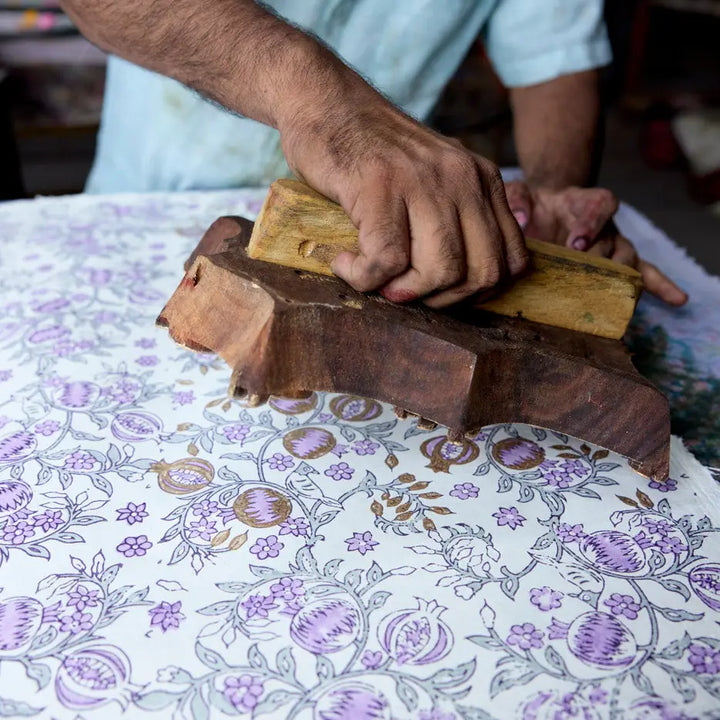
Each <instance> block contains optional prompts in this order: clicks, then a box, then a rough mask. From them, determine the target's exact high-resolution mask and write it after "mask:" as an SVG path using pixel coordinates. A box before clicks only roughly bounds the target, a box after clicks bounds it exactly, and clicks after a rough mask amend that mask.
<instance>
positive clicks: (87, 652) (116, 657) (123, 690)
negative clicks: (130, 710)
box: [55, 645, 130, 710]
mask: <svg viewBox="0 0 720 720" xmlns="http://www.w3.org/2000/svg"><path fill="white" fill-rule="evenodd" d="M129 678H130V661H129V660H128V658H127V655H125V653H124V652H122V650H120V649H119V648H116V647H113V646H112V645H95V646H93V647H88V648H83V649H81V650H76V651H75V652H73V653H71V654H70V655H68V656H67V657H65V659H64V660H63V662H62V665H61V666H60V668H59V670H58V672H57V676H56V677H55V692H56V693H57V697H58V700H60V702H61V703H62V704H63V705H65V706H66V707H69V708H71V709H73V710H89V709H90V708H95V707H98V706H100V705H103V704H105V703H108V702H112V701H117V702H119V703H120V704H121V705H122V706H123V707H126V706H127V704H128V702H129V699H130V690H129V684H128V680H129Z"/></svg>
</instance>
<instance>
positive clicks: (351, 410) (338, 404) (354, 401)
mask: <svg viewBox="0 0 720 720" xmlns="http://www.w3.org/2000/svg"><path fill="white" fill-rule="evenodd" d="M330 412H331V413H332V414H333V415H334V416H335V417H336V418H340V420H348V421H349V422H363V421H365V420H374V419H375V418H376V417H378V415H380V413H381V412H382V406H381V405H380V403H379V402H377V400H371V399H370V398H364V397H358V396H357V395H338V397H335V398H333V399H332V400H331V401H330Z"/></svg>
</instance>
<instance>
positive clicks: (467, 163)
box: [444, 150, 477, 178]
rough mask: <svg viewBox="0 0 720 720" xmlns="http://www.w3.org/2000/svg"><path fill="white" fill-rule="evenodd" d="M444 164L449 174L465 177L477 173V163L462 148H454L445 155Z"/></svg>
mask: <svg viewBox="0 0 720 720" xmlns="http://www.w3.org/2000/svg"><path fill="white" fill-rule="evenodd" d="M444 166H445V168H446V169H447V172H448V173H449V174H450V175H451V176H461V177H463V178H466V177H467V176H469V175H472V176H475V175H477V165H476V162H475V160H474V158H473V157H472V156H471V155H470V154H469V153H467V152H465V151H463V150H455V151H452V152H448V153H447V154H446V155H445V159H444Z"/></svg>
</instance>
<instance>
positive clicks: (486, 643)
mask: <svg viewBox="0 0 720 720" xmlns="http://www.w3.org/2000/svg"><path fill="white" fill-rule="evenodd" d="M468 640H469V641H470V642H471V643H475V645H479V646H480V647H481V648H487V649H488V650H500V649H502V648H504V647H505V645H504V643H503V642H501V641H500V640H496V639H495V638H494V637H490V636H489V635H470V636H468Z"/></svg>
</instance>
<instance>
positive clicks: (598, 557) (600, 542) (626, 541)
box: [580, 530, 646, 575]
mask: <svg viewBox="0 0 720 720" xmlns="http://www.w3.org/2000/svg"><path fill="white" fill-rule="evenodd" d="M580 552H581V553H582V554H583V556H584V557H585V559H586V560H587V561H588V562H589V563H590V564H591V565H594V566H595V567H596V568H599V569H600V570H609V571H610V572H615V573H619V574H622V575H633V574H637V573H638V572H640V571H641V570H642V569H643V568H644V567H645V563H646V559H645V552H644V551H643V549H642V548H641V547H640V545H638V543H637V541H636V540H635V539H634V538H632V537H631V536H630V535H627V534H626V533H623V532H618V531H617V530H598V531H597V532H594V533H591V534H590V535H588V536H587V537H586V538H585V539H584V540H583V541H582V544H581V546H580Z"/></svg>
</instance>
